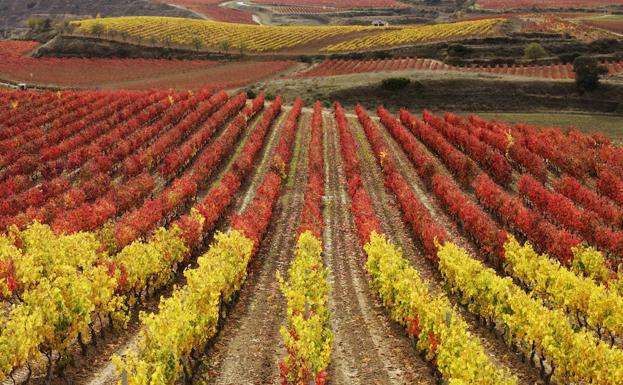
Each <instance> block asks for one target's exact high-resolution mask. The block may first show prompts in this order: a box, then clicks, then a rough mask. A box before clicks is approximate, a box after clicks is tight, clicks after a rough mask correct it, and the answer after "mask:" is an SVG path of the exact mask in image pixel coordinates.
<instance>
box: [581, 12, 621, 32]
mask: <svg viewBox="0 0 623 385" xmlns="http://www.w3.org/2000/svg"><path fill="white" fill-rule="evenodd" d="M582 23H584V24H586V25H590V26H591V27H595V28H601V29H605V30H607V31H611V32H614V33H618V34H623V17H621V16H606V17H595V18H588V19H584V20H582Z"/></svg>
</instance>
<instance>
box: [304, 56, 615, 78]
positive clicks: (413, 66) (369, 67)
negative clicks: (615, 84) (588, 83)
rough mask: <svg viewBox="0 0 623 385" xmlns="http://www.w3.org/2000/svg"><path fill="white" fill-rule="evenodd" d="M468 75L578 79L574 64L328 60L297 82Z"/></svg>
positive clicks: (611, 69)
mask: <svg viewBox="0 0 623 385" xmlns="http://www.w3.org/2000/svg"><path fill="white" fill-rule="evenodd" d="M602 65H604V66H605V67H606V68H607V69H608V73H609V74H610V75H615V74H619V73H623V61H619V62H607V63H602ZM417 70H422V71H442V70H443V71H468V72H483V73H491V74H496V75H508V76H526V77H531V78H544V79H574V78H575V74H574V72H573V66H572V65H571V64H556V65H517V64H512V65H508V64H502V65H500V64H496V65H495V66H479V65H475V64H474V65H472V66H464V67H457V66H451V65H448V64H445V63H442V62H440V61H438V60H433V59H423V58H402V59H370V60H354V59H353V60H347V59H327V60H324V61H323V62H321V63H320V64H318V65H316V66H314V67H312V68H310V69H308V70H306V71H303V72H300V73H298V74H296V75H295V76H294V77H295V78H306V77H323V76H337V75H349V74H358V73H366V72H393V71H417Z"/></svg>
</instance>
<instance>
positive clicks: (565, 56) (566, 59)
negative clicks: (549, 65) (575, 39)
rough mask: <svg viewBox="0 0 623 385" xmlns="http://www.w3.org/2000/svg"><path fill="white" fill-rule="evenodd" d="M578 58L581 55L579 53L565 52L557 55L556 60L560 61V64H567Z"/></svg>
mask: <svg viewBox="0 0 623 385" xmlns="http://www.w3.org/2000/svg"><path fill="white" fill-rule="evenodd" d="M579 56H582V54H581V53H579V52H565V53H562V54H560V55H558V58H559V59H560V61H561V62H562V64H569V63H573V61H574V60H575V59H576V58H578V57H579Z"/></svg>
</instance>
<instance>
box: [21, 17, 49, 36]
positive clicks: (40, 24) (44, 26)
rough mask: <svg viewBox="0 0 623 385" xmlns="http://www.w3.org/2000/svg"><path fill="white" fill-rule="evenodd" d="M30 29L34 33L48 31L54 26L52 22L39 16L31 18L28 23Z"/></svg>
mask: <svg viewBox="0 0 623 385" xmlns="http://www.w3.org/2000/svg"><path fill="white" fill-rule="evenodd" d="M26 23H27V24H28V28H30V29H31V31H33V32H41V31H47V30H48V29H50V27H51V26H52V20H51V19H49V18H43V17H39V16H31V17H29V18H28V20H27V21H26Z"/></svg>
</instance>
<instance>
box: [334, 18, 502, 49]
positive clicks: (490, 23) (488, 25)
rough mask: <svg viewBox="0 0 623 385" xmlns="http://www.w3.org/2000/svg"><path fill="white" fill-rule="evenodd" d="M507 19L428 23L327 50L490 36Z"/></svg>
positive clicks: (344, 43) (346, 43)
mask: <svg viewBox="0 0 623 385" xmlns="http://www.w3.org/2000/svg"><path fill="white" fill-rule="evenodd" d="M503 21H504V19H484V20H473V21H461V22H456V23H444V24H433V25H424V26H408V27H405V28H401V29H397V30H390V31H384V32H382V33H379V34H376V35H372V36H366V37H361V38H357V39H353V40H349V41H344V42H341V43H337V44H333V45H330V46H328V47H327V48H325V49H324V51H328V52H338V51H359V50H367V49H374V48H381V47H392V46H401V45H408V44H416V43H422V42H428V41H443V40H452V39H457V38H464V37H469V36H490V35H493V34H495V27H496V26H497V25H498V24H500V23H501V22H503Z"/></svg>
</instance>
